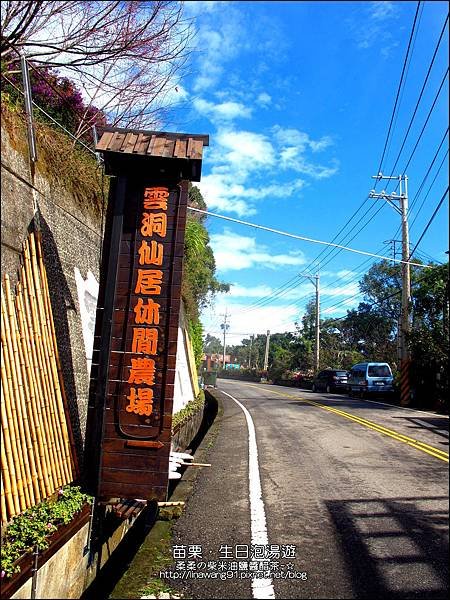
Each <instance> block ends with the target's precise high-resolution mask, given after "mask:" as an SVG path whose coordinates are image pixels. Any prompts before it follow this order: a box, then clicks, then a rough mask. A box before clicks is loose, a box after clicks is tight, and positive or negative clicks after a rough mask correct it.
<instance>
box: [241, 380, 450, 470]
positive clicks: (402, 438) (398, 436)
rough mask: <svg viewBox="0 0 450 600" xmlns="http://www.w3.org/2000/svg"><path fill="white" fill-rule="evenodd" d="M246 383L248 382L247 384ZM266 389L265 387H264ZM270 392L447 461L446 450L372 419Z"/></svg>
mask: <svg viewBox="0 0 450 600" xmlns="http://www.w3.org/2000/svg"><path fill="white" fill-rule="evenodd" d="M247 385H248V384H247ZM250 387H255V388H259V389H261V386H258V385H251V384H250ZM265 389H267V387H266V388H265ZM267 391H268V392H271V393H272V394H277V395H278V396H283V397H284V398H294V399H295V400H299V401H301V402H306V403H307V404H311V405H312V406H317V407H318V408H323V410H327V411H328V412H331V413H335V414H336V415H339V416H341V417H344V418H345V419H349V420H350V421H354V422H355V423H358V424H359V425H363V426H364V427H367V428H368V429H372V430H373V431H377V432H378V433H381V434H383V435H387V436H388V437H390V438H393V439H394V440H397V441H398V442H402V443H403V444H407V445H408V446H411V447H412V448H416V450H421V451H422V452H426V454H430V456H434V457H435V458H439V459H440V460H443V461H444V462H447V463H448V462H449V457H448V452H444V450H440V449H439V448H435V447H434V446H430V445H429V444H426V443H425V442H419V440H414V439H413V438H410V437H408V436H407V435H403V434H402V433H398V432H397V431H393V430H392V429H388V428H387V427H383V426H382V425H379V424H378V423H374V422H373V421H368V420H367V419H363V418H362V417H357V416H355V415H352V414H350V413H348V412H345V411H343V410H339V409H337V408H332V407H331V406H326V405H325V404H320V403H319V402H314V400H306V399H305V398H301V397H299V396H293V395H290V394H282V393H280V392H276V391H275V390H269V389H267Z"/></svg>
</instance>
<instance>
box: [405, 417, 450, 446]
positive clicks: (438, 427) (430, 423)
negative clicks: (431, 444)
mask: <svg viewBox="0 0 450 600" xmlns="http://www.w3.org/2000/svg"><path fill="white" fill-rule="evenodd" d="M393 418H394V419H402V420H403V421H408V422H409V425H406V427H407V428H408V429H424V428H425V429H428V430H429V431H431V432H432V433H434V434H435V435H438V436H441V437H443V438H445V439H446V440H447V441H446V442H442V441H441V442H440V443H441V444H446V445H447V446H448V418H447V417H426V416H425V415H423V416H422V415H420V417H393Z"/></svg>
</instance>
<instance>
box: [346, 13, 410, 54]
mask: <svg viewBox="0 0 450 600" xmlns="http://www.w3.org/2000/svg"><path fill="white" fill-rule="evenodd" d="M360 4H361V9H360V10H359V11H357V12H356V15H357V17H358V18H354V19H351V20H349V23H348V24H349V28H350V32H351V34H352V35H353V36H354V38H355V42H356V46H357V47H358V48H361V49H363V50H366V49H368V48H372V47H373V46H377V47H378V48H379V49H380V53H381V55H382V56H384V57H387V56H389V54H390V52H391V50H392V49H393V48H395V46H397V45H398V42H397V41H396V39H395V38H396V36H395V34H393V33H392V32H391V30H390V28H391V21H392V20H393V19H397V18H398V16H399V9H398V6H396V5H395V4H394V3H393V2H370V3H368V2H365V3H362V2H361V3H360Z"/></svg>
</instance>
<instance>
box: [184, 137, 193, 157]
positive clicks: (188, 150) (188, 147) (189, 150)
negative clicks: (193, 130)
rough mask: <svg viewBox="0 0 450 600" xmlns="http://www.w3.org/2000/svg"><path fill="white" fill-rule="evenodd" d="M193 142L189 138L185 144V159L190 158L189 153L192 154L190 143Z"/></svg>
mask: <svg viewBox="0 0 450 600" xmlns="http://www.w3.org/2000/svg"><path fill="white" fill-rule="evenodd" d="M193 141H194V140H193V139H192V138H191V137H190V138H188V142H187V148H186V157H187V158H191V152H192V142H193Z"/></svg>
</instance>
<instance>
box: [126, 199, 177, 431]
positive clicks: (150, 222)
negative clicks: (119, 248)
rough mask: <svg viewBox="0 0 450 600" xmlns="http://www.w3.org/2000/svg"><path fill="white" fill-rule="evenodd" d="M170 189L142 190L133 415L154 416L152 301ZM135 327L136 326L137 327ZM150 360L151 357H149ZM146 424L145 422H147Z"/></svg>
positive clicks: (155, 317) (155, 312) (155, 320)
mask: <svg viewBox="0 0 450 600" xmlns="http://www.w3.org/2000/svg"><path fill="white" fill-rule="evenodd" d="M168 198H169V190H168V189H167V188H166V187H148V188H145V190H144V201H143V212H142V215H141V223H140V230H139V231H140V234H141V235H142V238H143V239H142V240H141V242H140V245H139V248H138V250H137V254H138V257H139V260H138V263H139V268H138V269H137V279H136V285H135V288H134V293H135V294H136V296H137V301H136V304H135V306H134V307H133V313H134V325H135V326H134V327H133V335H132V342H131V352H132V354H133V355H135V356H134V357H133V358H131V367H130V368H129V373H128V380H127V381H126V383H127V384H129V385H130V388H129V392H128V395H127V396H126V399H127V401H128V404H127V405H126V407H125V410H126V411H127V412H129V413H134V414H136V415H140V416H144V417H150V416H151V415H152V414H153V396H154V394H153V386H154V385H155V377H156V362H155V359H156V358H157V357H158V341H159V339H158V336H159V331H158V329H157V328H156V327H155V325H159V322H160V314H159V310H160V308H161V305H160V304H159V303H158V302H156V300H155V299H154V298H155V297H156V298H157V297H158V296H160V294H161V286H162V284H163V282H164V272H163V271H162V270H161V269H157V268H146V267H147V266H156V267H161V266H162V264H163V258H164V244H163V243H161V240H164V238H165V237H166V235H167V212H166V211H167V203H168ZM136 326H137V327H136ZM152 357H153V358H152ZM146 422H148V421H147V419H146Z"/></svg>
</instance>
